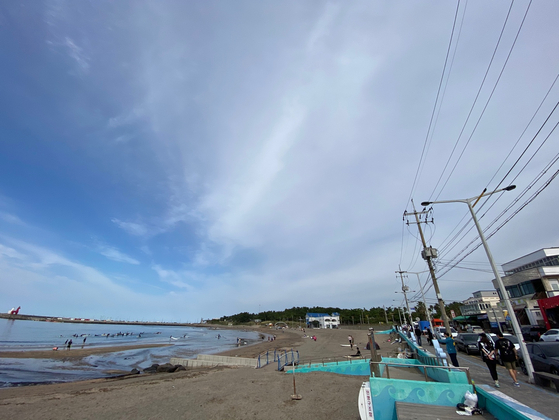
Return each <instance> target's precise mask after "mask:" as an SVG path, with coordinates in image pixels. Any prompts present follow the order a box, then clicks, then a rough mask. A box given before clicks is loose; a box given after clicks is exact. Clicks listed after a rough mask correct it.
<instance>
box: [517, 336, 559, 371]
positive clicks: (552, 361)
mask: <svg viewBox="0 0 559 420" xmlns="http://www.w3.org/2000/svg"><path fill="white" fill-rule="evenodd" d="M526 347H527V348H528V354H529V355H530V359H531V360H532V366H534V371H536V372H549V373H552V374H554V375H557V374H558V372H559V343H546V342H538V343H527V344H526ZM519 357H520V362H519V365H520V368H521V369H522V372H524V373H527V369H526V366H525V365H524V361H523V360H522V355H520V354H519Z"/></svg>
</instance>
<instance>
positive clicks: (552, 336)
mask: <svg viewBox="0 0 559 420" xmlns="http://www.w3.org/2000/svg"><path fill="white" fill-rule="evenodd" d="M540 341H559V329H557V328H552V329H550V330H547V331H546V332H545V333H543V334H542V336H541V337H540Z"/></svg>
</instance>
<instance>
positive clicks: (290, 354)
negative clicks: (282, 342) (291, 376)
mask: <svg viewBox="0 0 559 420" xmlns="http://www.w3.org/2000/svg"><path fill="white" fill-rule="evenodd" d="M270 359H271V360H270ZM272 362H277V363H278V370H282V368H283V367H284V366H287V365H290V366H293V365H296V364H299V350H293V349H291V350H281V349H274V352H273V353H272V352H271V351H270V350H268V351H266V352H265V353H260V354H259V355H258V359H257V364H256V368H257V369H259V368H262V367H264V366H267V365H269V364H270V363H272Z"/></svg>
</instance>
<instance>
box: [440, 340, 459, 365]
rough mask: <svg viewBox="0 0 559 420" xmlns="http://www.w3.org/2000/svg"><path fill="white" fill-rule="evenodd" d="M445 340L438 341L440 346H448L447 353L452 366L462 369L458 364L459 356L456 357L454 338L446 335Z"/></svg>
mask: <svg viewBox="0 0 559 420" xmlns="http://www.w3.org/2000/svg"><path fill="white" fill-rule="evenodd" d="M444 335H445V338H444V339H443V340H438V341H439V343H440V344H446V353H447V354H448V357H450V360H451V361H452V365H453V366H454V367H460V365H459V364H458V356H457V355H456V346H455V345H454V338H452V336H451V335H449V334H448V333H444Z"/></svg>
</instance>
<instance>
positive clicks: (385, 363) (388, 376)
mask: <svg viewBox="0 0 559 420" xmlns="http://www.w3.org/2000/svg"><path fill="white" fill-rule="evenodd" d="M369 363H370V364H371V365H379V367H380V365H384V366H385V369H384V371H385V372H386V378H387V379H390V369H389V366H390V367H399V368H418V369H419V368H423V375H424V376H425V382H428V381H429V379H428V377H429V376H428V375H427V369H443V370H448V371H449V372H450V371H451V370H459V371H462V372H464V373H466V377H467V378H468V383H469V384H471V383H472V378H471V376H470V368H469V367H454V366H434V365H419V364H410V363H392V362H373V361H371V362H369Z"/></svg>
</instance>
